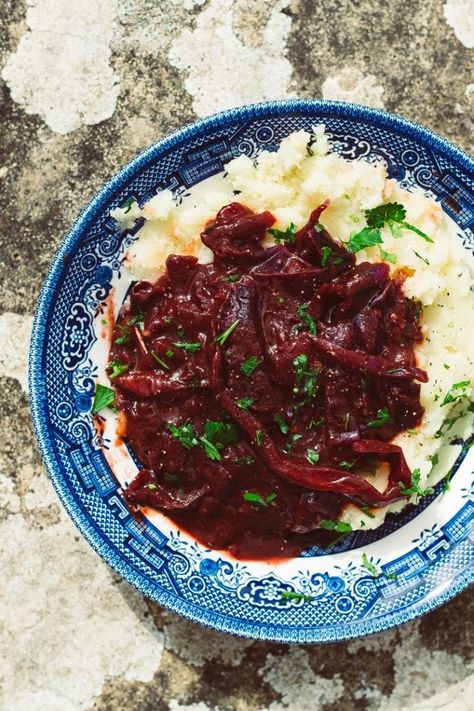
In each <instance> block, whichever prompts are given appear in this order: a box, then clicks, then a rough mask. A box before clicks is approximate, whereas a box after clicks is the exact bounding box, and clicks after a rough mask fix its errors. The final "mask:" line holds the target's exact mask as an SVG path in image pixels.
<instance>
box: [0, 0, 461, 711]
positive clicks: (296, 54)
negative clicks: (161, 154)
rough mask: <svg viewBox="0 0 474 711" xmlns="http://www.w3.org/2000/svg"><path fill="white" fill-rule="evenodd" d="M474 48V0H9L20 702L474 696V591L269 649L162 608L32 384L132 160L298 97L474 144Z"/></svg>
mask: <svg viewBox="0 0 474 711" xmlns="http://www.w3.org/2000/svg"><path fill="white" fill-rule="evenodd" d="M473 46H474V2H473V0H446V2H444V3H443V0H411V1H410V0H391V1H390V2H385V3H381V2H374V1H372V0H320V1H318V2H314V1H313V2H312V1H311V0H299V1H298V0H277V1H276V2H273V1H271V0H27V1H26V0H2V2H1V4H0V67H1V76H2V79H1V80H0V92H1V93H0V112H1V124H0V136H1V141H0V205H1V209H0V240H1V247H0V248H1V262H0V326H1V338H0V382H1V404H0V414H1V418H2V421H1V433H2V437H1V447H0V540H1V546H0V565H1V571H2V585H1V588H0V605H1V617H2V619H3V622H2V627H1V634H2V641H1V648H0V655H1V663H0V677H1V678H2V690H1V691H0V708H1V709H2V710H3V709H8V710H10V709H11V710H12V711H23V710H25V711H26V710H28V711H30V710H31V711H56V710H57V711H77V710H78V709H85V710H89V709H95V710H96V711H112V710H113V711H120V710H121V709H127V711H166V710H168V709H169V710H170V711H208V710H209V709H215V710H216V711H218V710H220V711H231V710H234V709H235V710H236V711H237V710H238V711H247V710H253V709H261V710H262V711H264V710H266V709H268V710H269V711H282V710H284V709H290V710H293V711H319V710H321V711H339V709H344V711H351V710H352V709H382V710H385V711H390V710H392V711H394V710H398V709H410V711H411V710H412V709H414V710H417V711H421V709H425V710H426V711H433V710H435V709H448V710H451V709H452V710H456V711H463V710H465V711H467V710H470V711H472V709H474V701H473V699H474V663H473V647H474V642H473V636H472V618H473V612H474V598H473V596H472V593H470V592H469V591H467V592H464V593H463V594H462V595H460V596H459V597H458V598H457V599H455V600H453V601H452V602H451V603H449V604H447V605H445V606H444V607H443V608H441V609H439V610H437V611H435V612H433V613H432V614H430V615H428V616H426V617H425V618H423V619H422V620H421V621H417V622H413V623H410V624H407V625H405V626H403V627H402V628H400V629H399V630H395V631H390V632H387V633H384V634H381V635H378V636H376V637H372V638H367V639H364V640H361V641H357V642H350V643H343V644H337V645H332V646H325V647H292V648H288V647H287V646H284V645H270V644H264V643H251V642H250V641H248V640H240V639H236V638H232V637H227V636H224V635H221V634H218V633H216V632H211V631H208V630H205V629H203V628H201V627H198V626H196V625H194V624H192V623H188V622H186V621H184V620H182V619H180V618H178V617H176V616H175V615H173V614H170V613H168V612H166V611H163V610H161V609H160V608H158V607H157V606H156V605H153V604H151V603H148V602H147V601H146V600H144V599H143V598H142V597H141V596H140V595H138V594H137V593H136V592H135V591H133V590H132V589H131V588H130V587H129V586H128V585H126V584H125V583H122V582H121V581H120V580H118V579H117V577H116V576H114V575H113V574H112V573H111V572H110V571H109V570H108V568H106V566H105V565H104V564H103V563H102V562H101V561H100V559H99V558H98V557H97V556H96V555H95V554H94V553H93V552H92V551H91V550H90V549H89V547H88V546H87V544H85V543H84V542H83V541H82V539H81V538H80V536H79V535H78V533H77V531H76V530H75V528H74V526H73V525H72V524H71V523H70V522H69V520H68V518H67V517H66V515H65V514H64V513H63V511H62V509H61V507H60V505H59V503H58V501H57V499H56V497H55V495H54V493H53V491H52V489H51V486H50V484H49V481H48V479H47V477H46V475H45V473H44V471H43V469H42V466H41V463H40V460H39V457H38V454H37V451H36V447H35V443H34V440H33V434H32V428H31V424H30V418H29V412H28V404H27V397H26V353H27V342H28V335H29V329H30V325H31V316H32V313H33V311H34V308H35V304H36V299H37V295H38V291H39V289H40V286H41V283H42V280H43V277H44V275H45V272H46V269H47V267H48V264H49V262H50V260H51V258H52V256H53V254H54V252H55V250H56V248H57V246H58V245H59V243H60V241H61V239H62V237H63V235H64V233H65V231H66V230H67V229H68V226H69V225H70V224H71V221H72V220H73V219H74V217H75V216H76V215H77V213H78V211H79V210H80V209H81V208H82V207H83V206H84V205H85V203H86V202H87V201H88V200H89V198H90V197H91V196H92V195H93V194H94V192H95V191H96V190H97V188H98V187H99V186H100V185H101V184H102V182H103V181H104V180H105V179H106V178H108V177H109V176H110V175H111V174H112V173H113V172H114V171H115V170H116V169H117V168H118V167H119V166H120V165H121V164H123V163H124V162H125V161H127V160H128V159H129V158H131V157H132V156H133V155H135V154H136V153H137V152H138V151H140V150H141V149H143V148H144V147H146V146H147V145H148V144H150V143H151V142H153V141H154V140H156V139H158V138H160V137H162V136H164V135H165V134H167V133H168V132H170V131H171V130H173V129H175V128H178V127H180V126H182V125H183V124H184V123H185V122H187V121H190V120H192V119H194V118H196V117H197V116H203V115H206V114H208V113H212V112H213V111H215V110H218V109H220V108H224V107H228V106H232V105H238V104H242V103H245V102H248V101H254V100H264V99H273V98H283V97H290V96H303V97H321V96H323V97H325V98H340V99H347V100H354V101H358V102H361V103H367V104H370V105H373V106H379V107H385V108H386V109H388V110H390V111H395V112H397V113H400V114H403V115H405V116H408V117H409V118H412V119H414V120H416V121H419V122H420V123H422V124H424V125H426V126H428V127H429V128H432V129H435V130H436V131H438V132H439V133H441V134H442V135H444V136H447V137H448V138H450V139H451V140H453V141H454V142H455V143H457V144H458V145H460V146H461V147H463V148H464V149H467V150H469V149H470V148H472V145H471V132H472V106H473V96H474V84H473V82H474V79H473V76H472V69H473V66H472V52H470V49H472V47H473Z"/></svg>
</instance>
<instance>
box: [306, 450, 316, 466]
mask: <svg viewBox="0 0 474 711" xmlns="http://www.w3.org/2000/svg"><path fill="white" fill-rule="evenodd" d="M306 459H307V460H308V462H309V463H310V464H317V463H318V462H319V452H316V451H315V450H314V449H307V450H306Z"/></svg>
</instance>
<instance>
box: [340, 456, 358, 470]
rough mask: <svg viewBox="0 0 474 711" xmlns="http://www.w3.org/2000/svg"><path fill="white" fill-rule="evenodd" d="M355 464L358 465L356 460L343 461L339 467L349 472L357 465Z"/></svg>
mask: <svg viewBox="0 0 474 711" xmlns="http://www.w3.org/2000/svg"><path fill="white" fill-rule="evenodd" d="M355 463H356V460H355V459H353V460H352V461H350V462H348V461H346V460H345V459H343V460H342V462H339V466H340V467H341V469H347V470H348V471H349V469H352V467H353V466H354V465H355Z"/></svg>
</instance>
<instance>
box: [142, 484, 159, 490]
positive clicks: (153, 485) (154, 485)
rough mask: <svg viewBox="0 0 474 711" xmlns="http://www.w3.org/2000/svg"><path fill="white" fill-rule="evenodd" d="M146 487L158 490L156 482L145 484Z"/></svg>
mask: <svg viewBox="0 0 474 711" xmlns="http://www.w3.org/2000/svg"><path fill="white" fill-rule="evenodd" d="M145 489H150V491H156V490H157V489H158V487H157V485H156V484H145Z"/></svg>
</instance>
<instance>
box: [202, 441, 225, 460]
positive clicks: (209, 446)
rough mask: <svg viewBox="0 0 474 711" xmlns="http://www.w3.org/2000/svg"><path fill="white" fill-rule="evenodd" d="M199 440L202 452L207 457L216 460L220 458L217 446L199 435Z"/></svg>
mask: <svg viewBox="0 0 474 711" xmlns="http://www.w3.org/2000/svg"><path fill="white" fill-rule="evenodd" d="M199 441H200V442H201V444H202V446H203V449H204V452H205V453H206V456H207V457H209V459H212V460H213V461H216V462H219V461H220V460H221V459H222V457H221V455H220V453H219V450H218V449H217V447H216V446H215V445H214V444H213V443H212V442H211V441H210V440H209V439H208V438H207V437H205V436H202V437H199Z"/></svg>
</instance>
